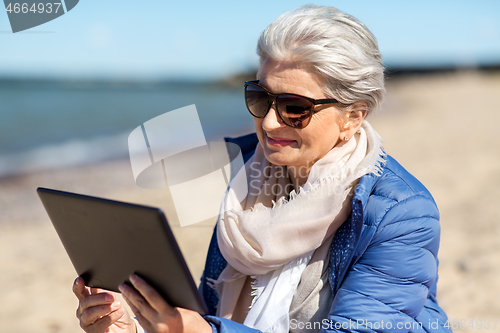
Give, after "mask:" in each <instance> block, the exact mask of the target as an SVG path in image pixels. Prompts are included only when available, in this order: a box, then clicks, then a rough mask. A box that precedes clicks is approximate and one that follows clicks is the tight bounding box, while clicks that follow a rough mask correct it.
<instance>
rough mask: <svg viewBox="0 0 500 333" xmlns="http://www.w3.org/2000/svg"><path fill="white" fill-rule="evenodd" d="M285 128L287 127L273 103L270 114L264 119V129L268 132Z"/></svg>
mask: <svg viewBox="0 0 500 333" xmlns="http://www.w3.org/2000/svg"><path fill="white" fill-rule="evenodd" d="M283 126H286V125H285V124H284V123H283V121H282V120H281V118H280V116H279V115H278V111H276V108H275V106H274V103H273V105H271V109H270V110H269V112H268V113H267V114H266V116H265V117H264V118H263V119H262V128H263V129H264V130H265V131H266V132H268V131H272V130H274V129H277V128H280V127H283Z"/></svg>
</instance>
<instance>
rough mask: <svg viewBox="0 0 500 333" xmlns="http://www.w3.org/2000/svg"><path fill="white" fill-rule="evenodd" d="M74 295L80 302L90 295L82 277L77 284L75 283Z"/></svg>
mask: <svg viewBox="0 0 500 333" xmlns="http://www.w3.org/2000/svg"><path fill="white" fill-rule="evenodd" d="M73 293H74V294H75V295H76V297H77V298H78V300H79V301H81V300H82V299H83V298H84V297H86V296H88V295H90V293H89V290H88V289H87V287H85V281H83V278H82V277H80V276H79V277H77V278H76V280H75V282H74V283H73Z"/></svg>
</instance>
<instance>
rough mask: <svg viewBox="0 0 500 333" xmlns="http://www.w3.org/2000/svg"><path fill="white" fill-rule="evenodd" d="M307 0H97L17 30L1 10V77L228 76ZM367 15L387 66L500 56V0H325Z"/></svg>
mask: <svg viewBox="0 0 500 333" xmlns="http://www.w3.org/2000/svg"><path fill="white" fill-rule="evenodd" d="M305 3H307V2H304V1H295V0H287V1H269V0H267V1H261V0H252V1H165V0H151V1H141V2H138V1H123V0H122V1H118V0H106V1H89V0H81V1H80V3H79V4H78V5H77V6H76V7H75V8H74V9H73V10H72V11H70V12H69V13H67V14H66V15H63V16H61V17H60V18H58V19H56V20H54V21H51V22H48V23H46V24H44V25H41V26H38V27H35V28H32V29H30V30H27V31H25V32H20V33H16V34H12V32H11V30H10V25H9V22H8V18H7V13H6V12H5V11H1V12H0V76H21V77H33V76H35V77H47V76H49V77H64V78H71V79H78V78H128V79H159V78H188V79H193V78H195V79H196V78H200V79H211V78H220V77H225V76H228V75H231V74H234V73H236V72H239V71H242V70H245V69H249V68H252V67H255V66H256V64H257V57H256V55H255V44H256V41H257V38H258V36H259V34H260V32H261V31H262V30H263V29H264V28H265V27H266V26H267V25H268V24H269V23H270V22H271V21H272V20H273V19H275V18H276V17H277V16H279V15H280V14H281V13H283V12H285V11H288V10H292V9H294V8H296V7H298V6H300V5H303V4H305ZM314 3H315V4H318V5H332V6H335V7H337V8H339V9H341V10H343V11H345V12H347V13H349V14H352V15H354V16H356V17H357V18H359V19H360V20H361V21H362V22H364V23H365V24H366V25H367V26H368V27H369V28H370V29H371V30H372V32H373V33H374V34H375V36H376V37H377V39H378V41H379V45H380V49H381V51H382V54H383V56H384V59H385V63H386V64H387V65H393V66H394V65H404V66H428V65H431V66H433V65H469V66H470V65H478V64H485V63H496V64H499V63H500V1H498V0H490V1H487V0H477V1H472V0H470V1H463V0H462V1H460V0H454V1H427V0H425V1H423V0H420V1H406V0H405V1H401V0H399V1H393V0H384V1H359V0H358V1H353V0H350V1H348V0H344V1H340V0H339V1H321V2H314Z"/></svg>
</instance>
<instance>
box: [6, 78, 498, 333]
mask: <svg viewBox="0 0 500 333" xmlns="http://www.w3.org/2000/svg"><path fill="white" fill-rule="evenodd" d="M499 91H500V73H490V74H485V73H478V72H460V73H451V74H441V75H438V74H436V75H428V76H421V77H419V76H413V77H404V78H403V77H401V78H397V79H392V80H390V81H389V82H388V100H387V105H386V107H385V110H384V112H382V113H380V114H377V115H373V116H372V117H370V118H371V119H370V118H369V121H370V122H371V123H372V125H373V126H374V127H375V129H376V130H377V131H378V132H379V134H380V135H381V136H382V137H383V138H384V140H385V141H386V143H385V144H384V146H385V148H386V151H387V152H388V153H389V154H391V155H392V156H393V157H395V158H396V159H397V160H398V161H399V162H400V163H401V164H402V165H403V166H404V167H405V168H407V169H408V170H409V171H410V172H411V173H412V174H413V175H415V176H416V177H417V178H418V179H419V180H420V181H421V182H422V183H423V184H424V185H425V186H426V187H427V188H428V189H429V190H430V192H431V193H432V194H433V196H434V198H435V200H436V202H437V204H438V206H439V208H440V212H441V226H442V230H441V248H440V252H439V260H440V271H439V272H440V278H439V283H438V301H439V303H440V305H441V306H442V307H443V308H444V309H445V311H446V312H447V313H448V316H449V318H450V319H455V320H458V321H460V320H465V321H466V323H467V325H468V324H469V323H470V320H472V319H474V320H481V321H482V323H486V321H485V320H486V319H490V320H492V319H500V318H499V317H500V315H499V314H500V303H499V302H498V298H499V296H500V282H498V281H499V280H498V276H499V275H500V213H499V210H498V202H500V138H499V137H498V134H497V133H498V130H497V129H496V126H497V124H498V123H499V121H498V120H499V119H500V107H499V106H498V102H497V98H498V92H499ZM242 111H244V110H242ZM38 186H45V187H53V188H59V189H63V190H68V191H74V192H79V193H86V194H90V195H96V196H102V197H106V198H112V199H117V200H124V201H129V202H135V203H142V204H147V205H152V206H157V207H160V208H163V209H164V210H165V211H166V212H167V215H168V216H169V218H170V219H171V220H172V223H173V230H174V233H175V235H176V237H177V238H178V241H179V244H180V246H181V250H182V252H183V253H184V255H185V256H186V259H187V262H188V266H189V267H190V269H191V272H192V274H193V276H194V278H195V280H196V281H198V280H199V277H200V276H201V272H202V269H203V265H204V258H205V254H206V250H207V248H208V243H209V240H210V236H211V233H212V225H213V223H210V222H209V223H204V225H202V226H194V227H187V228H181V227H180V226H179V224H178V222H177V221H176V219H175V217H174V216H173V215H171V214H170V213H169V212H171V211H172V210H171V208H172V207H170V206H169V205H168V201H169V200H168V193H166V191H162V190H147V189H141V188H139V187H137V186H136V185H135V184H134V181H133V178H132V172H131V168H130V163H129V162H128V161H114V162H108V163H105V164H101V165H94V166H87V167H80V168H72V169H65V170H57V171H46V172H40V173H36V174H30V175H24V176H19V177H15V178H9V179H0V212H1V214H0V263H1V265H0V285H1V286H2V289H3V290H2V292H1V293H0V332H2V333H3V332H9V333H19V332H33V331H36V332H40V333H45V332H68V333H72V332H80V331H81V330H80V328H79V326H78V321H77V320H76V318H75V310H76V307H77V301H76V298H75V297H74V296H73V294H72V292H71V285H72V282H73V280H74V278H75V277H76V273H75V271H74V269H73V267H72V265H71V262H70V261H69V259H68V257H67V255H66V253H65V251H64V249H63V247H62V244H61V243H60V241H59V239H58V237H57V235H56V233H55V231H54V230H53V228H52V225H51V223H50V221H49V219H48V217H47V215H46V213H45V211H44V210H43V207H42V205H41V203H40V202H39V199H38V197H37V195H36V193H35V189H36V188H37V187H38ZM491 323H492V324H493V322H491ZM484 325H486V324H484ZM496 330H500V323H498V324H497V328H496ZM456 331H460V332H477V331H480V330H479V329H478V328H477V327H476V328H471V327H469V328H467V329H463V330H460V329H459V330H456ZM485 331H487V332H493V331H495V330H493V329H492V328H490V329H489V330H485Z"/></svg>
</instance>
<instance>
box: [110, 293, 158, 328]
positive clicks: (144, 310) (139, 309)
mask: <svg viewBox="0 0 500 333" xmlns="http://www.w3.org/2000/svg"><path fill="white" fill-rule="evenodd" d="M118 288H119V289H120V291H121V292H122V295H123V298H125V301H126V302H127V303H128V305H130V307H131V308H132V309H135V311H134V313H135V314H136V315H137V314H138V313H140V314H141V315H142V316H144V317H145V318H146V319H147V320H148V321H151V322H152V321H154V319H155V317H156V315H157V311H156V310H155V309H153V308H152V307H151V305H149V303H148V301H146V299H145V298H144V297H142V295H141V294H140V293H139V292H138V291H137V290H135V289H134V288H132V287H130V286H127V285H126V284H121V285H120V286H119V287H118Z"/></svg>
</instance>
